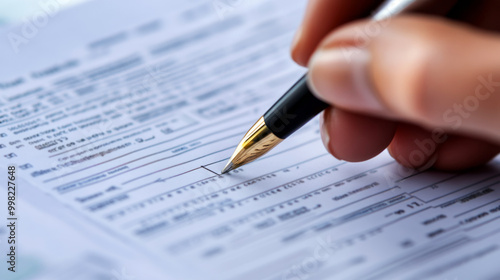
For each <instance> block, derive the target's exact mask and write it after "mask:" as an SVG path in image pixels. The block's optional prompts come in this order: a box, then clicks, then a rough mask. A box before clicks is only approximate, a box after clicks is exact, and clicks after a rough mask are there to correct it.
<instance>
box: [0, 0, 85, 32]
mask: <svg viewBox="0 0 500 280" xmlns="http://www.w3.org/2000/svg"><path fill="white" fill-rule="evenodd" d="M42 1H47V0H2V1H0V26H2V25H5V24H8V23H16V22H21V21H22V20H23V19H24V18H25V17H28V16H30V15H31V14H33V13H34V12H36V11H37V10H39V9H40V2H42ZM86 1H90V0H60V1H58V3H60V4H61V5H62V6H64V7H65V8H66V7H70V6H73V5H77V4H79V3H82V2H86Z"/></svg>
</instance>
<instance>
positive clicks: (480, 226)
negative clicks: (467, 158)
mask: <svg viewBox="0 0 500 280" xmlns="http://www.w3.org/2000/svg"><path fill="white" fill-rule="evenodd" d="M305 3H306V2H305V1H302V0H301V1H285V0H271V1H218V0H214V1H208V0H191V1H160V0H146V1H145V0H142V1H117V0H106V1H94V2H90V3H88V4H85V5H82V6H81V7H78V8H75V9H72V10H69V11H65V12H58V13H56V12H53V13H51V14H49V13H47V24H45V25H43V26H42V25H37V22H34V23H32V24H33V26H34V27H35V29H36V32H34V33H29V34H30V35H31V36H29V37H30V38H28V37H26V36H25V35H26V34H24V33H25V32H26V30H28V29H27V28H28V27H27V25H26V23H25V24H24V25H20V26H17V27H12V28H8V29H5V30H3V31H2V33H1V36H0V62H1V64H0V156H1V157H2V160H1V168H2V170H6V169H5V168H4V167H5V166H7V165H12V164H15V165H16V166H17V167H18V168H19V174H18V176H20V177H22V178H23V180H26V181H28V182H29V183H30V186H29V187H30V188H33V189H35V188H36V189H40V190H42V191H44V192H46V193H47V194H49V195H50V196H53V197H54V198H55V199H57V201H59V202H58V203H60V204H61V205H64V206H67V207H69V208H71V209H73V210H74V211H75V213H78V215H75V219H79V220H80V221H81V223H89V224H92V225H93V226H94V227H96V228H99V229H101V230H102V231H103V232H106V233H107V234H109V235H110V236H111V237H112V238H114V239H116V240H120V241H121V242H123V243H125V244H127V245H128V246H130V247H131V248H134V249H135V250H137V251H138V252H139V251H141V253H144V252H145V255H147V256H149V261H150V262H151V263H153V264H155V265H156V266H158V267H159V268H160V269H163V270H164V275H165V277H164V278H158V279H166V278H167V276H168V277H170V278H171V279H217V280H222V279H268V280H278V279H290V280H292V279H293V280H304V279H499V277H500V267H499V266H498V265H496V264H497V263H498V259H499V258H500V219H499V218H500V166H499V164H500V162H499V161H494V162H492V163H491V164H489V165H488V166H486V167H484V168H481V169H478V170H474V171H469V172H463V173H458V174H452V173H439V172H424V173H422V172H417V171H411V170H407V169H405V168H402V167H401V166H399V165H398V164H397V163H395V161H394V160H392V158H390V156H388V154H387V153H384V154H382V155H380V156H379V157H377V158H375V159H372V160H370V161H367V162H363V163H356V164H353V163H346V162H344V161H339V160H336V159H334V158H333V157H332V156H330V155H329V154H327V152H326V151H325V149H324V148H323V145H322V144H321V140H320V137H319V131H318V124H317V121H312V122H311V123H310V124H308V125H306V126H305V127H304V128H303V129H301V130H300V131H299V132H297V133H296V134H295V135H293V136H292V137H291V138H289V139H288V140H287V141H285V142H283V143H282V144H281V145H280V146H278V147H277V148H276V149H275V150H273V151H272V152H271V153H269V154H268V155H266V156H264V157H263V158H262V159H259V160H258V161H256V162H254V163H251V164H249V165H247V166H244V167H242V168H240V169H237V170H235V171H233V172H231V173H230V174H228V175H220V170H221V169H222V168H223V167H224V165H225V163H226V162H227V160H228V158H229V157H230V156H231V154H232V152H233V151H234V149H235V147H236V145H237V144H238V142H239V141H240V139H241V138H242V136H243V135H244V133H245V132H246V130H247V129H248V128H249V127H250V126H251V125H252V124H253V123H254V122H255V121H256V120H257V119H258V118H259V117H260V116H261V115H262V114H263V113H264V112H265V110H266V109H267V108H268V107H269V106H270V105H272V103H273V102H274V101H276V100H277V98H278V97H279V96H280V95H281V94H283V93H284V92H285V91H286V90H287V89H288V88H289V86H290V85H292V84H293V82H294V81H296V80H297V79H298V78H299V77H301V76H302V75H303V74H304V72H305V69H301V68H299V67H298V66H296V65H294V63H293V62H292V61H291V59H290V58H289V51H288V50H289V45H290V42H291V40H292V37H293V33H294V31H295V29H296V28H297V26H298V24H299V22H300V19H301V18H302V14H303V11H304V7H305ZM2 172H3V171H2ZM23 191H24V192H28V191H29V190H28V187H27V186H25V187H24V190H23ZM61 209H63V208H61ZM20 230H22V228H21V229H20ZM54 230H57V229H54ZM68 238H71V237H68ZM103 249H104V250H105V249H106V248H103ZM136 271H137V269H136ZM136 277H137V279H142V278H141V276H140V275H136Z"/></svg>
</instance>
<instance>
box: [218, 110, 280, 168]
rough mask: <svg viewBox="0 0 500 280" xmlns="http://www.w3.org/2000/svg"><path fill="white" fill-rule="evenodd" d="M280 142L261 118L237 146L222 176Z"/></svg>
mask: <svg viewBox="0 0 500 280" xmlns="http://www.w3.org/2000/svg"><path fill="white" fill-rule="evenodd" d="M281 141H283V139H281V138H279V137H277V136H276V135H274V134H273V132H272V131H271V130H270V129H269V128H268V127H267V126H266V123H265V122H264V117H261V118H260V119H259V120H258V121H257V122H256V123H255V124H254V125H253V126H252V128H250V130H249V131H248V132H247V133H246V134H245V136H244V137H243V139H242V140H241V142H240V143H239V144H238V147H237V148H236V151H235V152H234V154H233V156H232V157H231V159H230V160H229V162H228V164H227V165H226V167H224V169H223V170H222V174H225V173H227V172H229V171H231V170H234V169H236V168H238V167H241V166H243V165H245V164H247V163H249V162H251V161H254V160H256V159H258V158H259V157H261V156H262V155H264V154H265V153H267V152H269V151H270V150H271V149H272V148H274V147H275V146H276V145H278V144H279V143H281Z"/></svg>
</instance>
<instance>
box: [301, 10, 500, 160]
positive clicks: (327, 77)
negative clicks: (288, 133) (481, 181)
mask: <svg viewBox="0 0 500 280" xmlns="http://www.w3.org/2000/svg"><path fill="white" fill-rule="evenodd" d="M380 3H381V1H377V0H357V1H345V0H309V3H308V7H307V10H306V14H305V18H304V20H303V23H302V25H301V27H300V28H299V30H298V31H297V34H296V36H295V39H294V42H293V44H292V57H293V59H294V60H295V61H296V62H297V63H298V64H300V65H302V66H308V67H309V81H308V82H309V85H310V87H311V88H312V90H313V92H314V93H315V95H316V96H317V97H318V98H320V99H322V100H324V101H326V102H328V103H330V104H332V105H333V106H332V107H331V108H329V109H327V110H325V112H324V113H323V114H322V116H321V134H322V139H323V142H324V144H325V146H326V148H327V149H328V151H329V152H330V153H331V154H333V155H334V156H335V157H337V158H339V159H343V160H347V161H353V162H356V161H363V160H367V159H370V158H372V157H374V156H376V155H377V154H379V153H380V152H382V151H383V150H384V149H385V148H388V150H389V152H390V154H391V155H392V157H394V158H395V159H396V160H397V161H398V162H399V163H401V164H402V165H404V166H406V167H410V168H415V169H427V168H431V167H432V168H436V169H441V170H462V169H468V168H472V167H476V166H479V165H482V164H485V163H487V162H488V161H490V160H491V159H492V158H494V157H495V156H496V155H497V154H498V153H499V152H500V33H498V32H500V12H499V11H500V1H497V0H475V1H468V0H467V1H466V0H463V1H462V0H449V1H448V0H446V1H445V0H443V1H434V2H433V3H434V4H432V7H428V8H429V11H433V12H430V13H419V14H412V15H400V16H396V17H393V18H390V19H388V20H385V21H381V22H374V21H371V20H369V19H366V20H356V19H359V18H362V17H364V18H367V16H368V15H369V14H370V12H372V11H373V10H374V8H375V7H377V6H378V5H380Z"/></svg>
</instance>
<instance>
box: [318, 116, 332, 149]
mask: <svg viewBox="0 0 500 280" xmlns="http://www.w3.org/2000/svg"><path fill="white" fill-rule="evenodd" d="M325 117H326V115H325V112H322V113H321V115H320V117H319V126H320V134H321V141H323V145H324V146H325V148H326V150H327V151H328V152H329V153H330V154H331V153H332V151H331V150H330V134H329V133H328V126H327V125H326V120H325Z"/></svg>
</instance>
